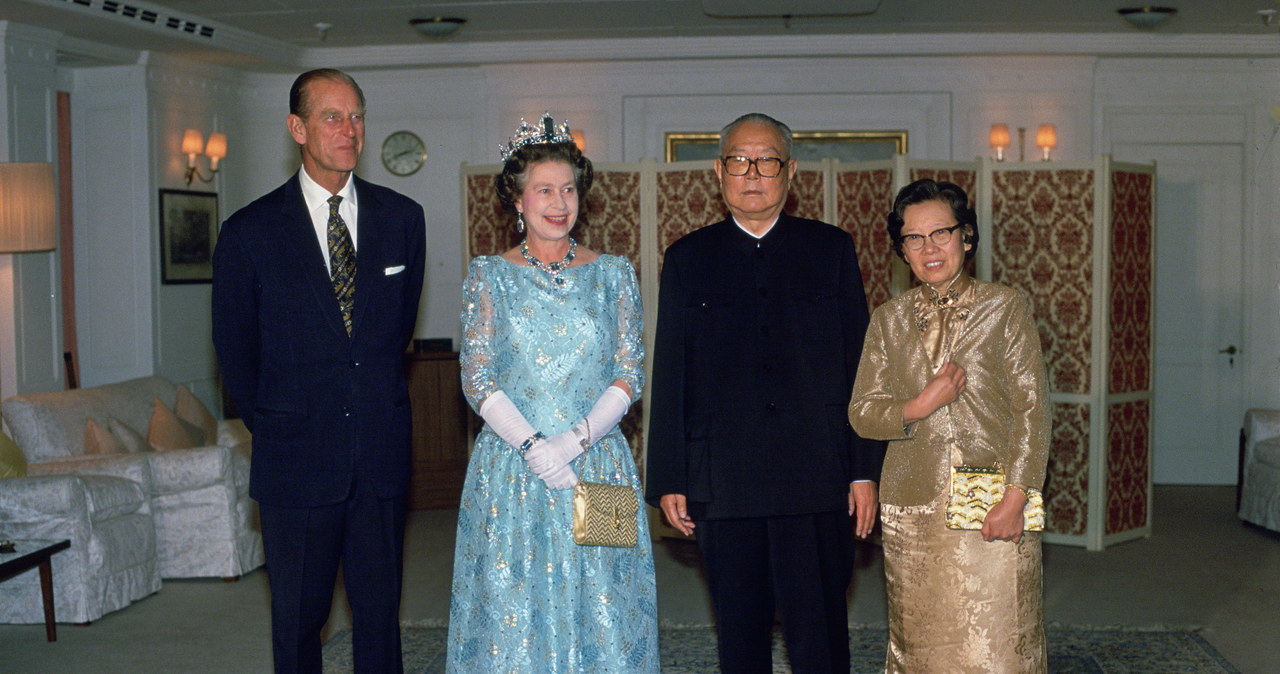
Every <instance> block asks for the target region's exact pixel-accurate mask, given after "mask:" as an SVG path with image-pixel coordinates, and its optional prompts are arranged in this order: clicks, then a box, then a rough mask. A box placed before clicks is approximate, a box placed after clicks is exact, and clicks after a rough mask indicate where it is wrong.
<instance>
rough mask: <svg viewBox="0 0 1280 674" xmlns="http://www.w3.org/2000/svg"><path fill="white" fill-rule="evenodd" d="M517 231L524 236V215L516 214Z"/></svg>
mask: <svg viewBox="0 0 1280 674" xmlns="http://www.w3.org/2000/svg"><path fill="white" fill-rule="evenodd" d="M516 231H517V232H520V233H521V234H524V213H519V212H517V213H516Z"/></svg>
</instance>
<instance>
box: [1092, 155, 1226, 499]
mask: <svg viewBox="0 0 1280 674" xmlns="http://www.w3.org/2000/svg"><path fill="white" fill-rule="evenodd" d="M1114 156H1115V158H1116V159H1118V160H1123V161H1141V162H1150V161H1155V162H1156V176H1157V179H1156V190H1157V191H1156V194H1157V199H1156V306H1155V337H1156V344H1155V447H1154V457H1153V459H1152V461H1153V466H1152V468H1153V478H1154V481H1155V482H1156V483H1158V484H1234V483H1235V481H1236V462H1237V454H1236V452H1237V443H1238V434H1239V432H1240V423H1241V419H1242V418H1243V416H1244V402H1243V390H1242V389H1243V385H1242V382H1243V377H1242V376H1241V373H1242V371H1243V368H1244V366H1245V362H1247V359H1248V356H1249V354H1242V353H1241V352H1240V349H1241V346H1242V345H1241V335H1242V334H1243V327H1242V306H1243V298H1242V297H1241V292H1242V289H1243V287H1244V286H1243V284H1242V283H1241V271H1240V268H1241V264H1242V262H1243V257H1242V253H1243V251H1242V249H1241V240H1242V236H1243V227H1244V224H1243V223H1244V198H1243V186H1244V177H1243V176H1244V159H1243V157H1244V150H1243V148H1242V147H1241V146H1240V145H1237V144H1229V143H1195V144H1176V145H1175V144H1147V143H1130V144H1117V145H1116V146H1115V148H1114Z"/></svg>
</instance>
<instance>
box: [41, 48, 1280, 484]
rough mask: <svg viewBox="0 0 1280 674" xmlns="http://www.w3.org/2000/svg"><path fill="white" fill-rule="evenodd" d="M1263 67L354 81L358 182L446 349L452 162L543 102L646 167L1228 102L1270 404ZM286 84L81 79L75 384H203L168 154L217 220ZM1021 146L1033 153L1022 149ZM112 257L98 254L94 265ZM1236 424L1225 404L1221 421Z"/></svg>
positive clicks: (1247, 299)
mask: <svg viewBox="0 0 1280 674" xmlns="http://www.w3.org/2000/svg"><path fill="white" fill-rule="evenodd" d="M335 65H339V66H340V64H335ZM1277 65H1280V60H1276V59H1265V60H1259V59H1247V58H1208V57H1206V58H1180V59H1179V58H1166V59H1138V58H1122V57H1110V56H1108V57H1092V56H1041V57H1035V56H1032V57H1027V56H910V57H901V58H888V57H876V56H842V57H806V58H790V57H772V58H757V59H745V58H709V59H688V60H650V61H642V62H631V61H610V60H599V61H560V62H536V61H531V62H522V63H512V64H490V65H459V66H445V67H423V68H387V69H351V70H350V71H349V72H351V73H352V74H353V75H354V76H355V77H356V79H357V80H358V81H359V82H360V83H361V85H362V87H363V89H364V92H365V94H366V97H367V99H368V105H369V114H368V122H367V137H366V152H365V159H364V160H363V161H362V162H361V165H360V167H359V169H358V172H359V173H360V174H361V175H362V176H363V177H365V178H367V179H369V180H372V181H374V182H378V183H382V184H385V185H388V186H390V187H392V188H394V189H397V190H399V191H401V192H403V193H405V194H407V195H409V196H410V197H413V198H414V199H416V200H418V201H419V202H420V203H422V204H423V205H424V207H425V210H426V214H427V223H428V246H429V249H428V265H427V277H426V283H427V289H426V293H425V295H424V298H423V306H422V308H423V311H422V314H421V316H420V318H419V323H418V331H417V332H418V336H420V337H451V338H453V339H454V340H455V346H456V344H457V338H458V332H459V327H458V319H457V316H458V305H459V295H460V292H459V289H460V282H461V277H462V274H463V260H462V257H461V239H462V235H461V231H460V228H459V223H460V220H461V211H460V201H461V199H460V194H461V188H460V185H459V180H458V167H459V165H460V164H461V163H463V162H467V163H471V164H494V163H496V161H497V156H496V146H497V144H498V143H500V142H502V141H503V140H505V139H506V138H507V137H508V135H509V134H510V133H511V131H512V129H513V128H514V126H515V124H516V123H517V121H518V120H519V118H520V117H522V116H523V117H526V118H530V119H532V118H534V117H536V116H538V115H540V114H541V113H542V111H543V110H550V111H551V112H552V113H553V114H555V115H556V116H557V117H568V118H569V119H570V121H571V123H572V125H573V126H574V127H575V128H578V129H582V130H584V131H585V132H586V135H587V152H588V155H589V156H591V157H592V159H593V160H596V161H602V162H612V161H634V160H637V159H640V158H643V157H660V156H661V154H662V133H663V132H665V131H714V130H716V129H717V128H718V127H719V126H721V125H722V124H724V123H725V122H727V121H729V120H730V119H732V118H733V117H735V116H737V115H738V114H741V113H743V112H748V111H751V110H761V111H765V112H769V113H770V114H774V115H775V116H777V117H779V118H780V119H782V120H784V121H786V122H788V123H789V124H791V126H792V127H793V128H794V129H796V130H797V131H816V130H852V129H907V130H909V132H910V139H909V143H910V149H909V154H910V155H912V156H914V157H921V158H931V159H971V158H973V157H975V156H979V155H985V154H989V152H990V151H989V149H988V148H987V147H986V137H987V130H988V128H989V127H990V125H991V124H992V123H995V122H1004V123H1007V124H1009V125H1010V126H1011V127H1012V128H1014V129H1015V130H1016V129H1017V128H1018V127H1024V128H1026V129H1027V133H1028V143H1029V144H1030V143H1032V139H1033V138H1034V134H1035V127H1036V126H1037V125H1038V124H1041V123H1053V124H1055V125H1057V129H1058V139H1059V147H1058V148H1057V150H1055V152H1054V154H1055V157H1058V158H1062V159H1083V158H1087V157H1090V156H1092V155H1094V154H1097V153H1101V152H1108V151H1110V150H1111V149H1112V148H1113V147H1115V146H1117V145H1120V144H1123V143H1124V142H1125V141H1126V138H1125V137H1124V134H1125V133H1126V131H1125V130H1124V129H1125V126H1124V124H1122V123H1120V122H1119V120H1120V119H1122V118H1124V117H1125V116H1126V114H1127V113H1131V112H1133V111H1135V110H1138V111H1140V110H1150V109H1151V108H1152V107H1153V106H1154V107H1158V108H1167V109H1176V110H1178V111H1179V112H1184V113H1185V112H1192V113H1193V112H1196V111H1214V110H1221V109H1222V108H1223V107H1224V106H1225V107H1230V108H1231V109H1233V110H1235V111H1237V112H1238V114H1240V115H1243V117H1244V119H1245V120H1246V123H1245V124H1244V125H1243V126H1242V127H1241V128H1242V131H1241V134H1242V136H1243V137H1241V138H1240V139H1239V141H1240V143H1241V144H1242V145H1243V147H1244V148H1245V159H1244V163H1245V170H1244V176H1245V182H1246V184H1245V185H1244V186H1243V194H1244V199H1245V201H1246V208H1245V210H1244V212H1245V213H1246V216H1245V222H1244V223H1243V224H1242V227H1243V236H1244V239H1245V242H1246V245H1245V246H1244V248H1243V251H1244V252H1243V259H1242V260H1240V264H1241V265H1242V268H1243V270H1244V278H1245V279H1246V281H1245V284H1246V287H1245V288H1242V289H1241V291H1240V293H1239V296H1241V297H1242V298H1243V304H1244V309H1243V323H1244V326H1245V330H1244V335H1245V337H1244V342H1245V344H1244V345H1242V346H1243V348H1244V353H1243V354H1242V355H1241V356H1240V357H1239V359H1238V361H1239V366H1240V367H1241V368H1243V371H1244V372H1245V374H1244V380H1243V388H1244V390H1245V392H1246V395H1245V398H1244V401H1243V405H1244V406H1265V407H1280V265H1276V264H1274V257H1275V253H1274V251H1276V250H1280V228H1277V227H1276V226H1275V223H1274V217H1273V216H1272V215H1271V213H1272V212H1273V211H1274V210H1275V208H1276V207H1277V203H1276V201H1277V200H1276V198H1275V193H1276V190H1277V188H1278V187H1280V180H1278V179H1277V170H1276V169H1277V168H1280V160H1278V159H1277V148H1276V145H1275V143H1274V142H1272V141H1271V140H1270V139H1271V138H1272V133H1273V130H1274V129H1275V122H1274V121H1273V120H1272V119H1271V117H1270V115H1269V114H1268V111H1267V104H1268V103H1272V102H1276V101H1280V76H1277V75H1275V74H1273V73H1275V72H1277V68H1276V66H1277ZM293 75H294V74H293V73H290V74H287V75H285V74H250V73H236V72H234V71H228V70H216V69H210V68H209V67H207V66H198V65H195V64H191V63H184V62H183V61H181V60H179V59H165V60H163V61H155V60H154V59H153V62H151V63H143V64H139V65H136V66H129V67H123V68H100V69H89V70H85V71H81V72H77V74H76V77H75V78H74V80H73V81H74V82H75V91H73V96H72V105H73V107H74V108H75V111H76V118H77V120H78V122H77V126H76V136H77V138H76V143H77V145H76V149H77V154H76V161H77V167H76V168H77V185H76V190H77V199H76V208H77V214H76V217H77V236H78V240H79V241H85V242H88V243H87V245H83V246H81V247H79V248H78V249H77V252H78V253H83V254H85V255H93V256H94V259H93V260H83V261H82V260H80V259H78V261H77V289H78V290H77V292H78V294H80V296H79V297H78V302H77V304H78V307H79V311H80V312H81V319H80V320H81V325H80V331H81V349H82V353H83V354H84V355H83V356H82V358H83V359H84V365H85V366H86V368H87V369H86V372H85V376H84V380H85V383H86V384H89V383H102V382H103V381H108V380H113V379H120V378H123V377H125V376H134V375H137V374H146V373H149V372H151V371H157V372H162V373H165V374H167V375H169V376H171V377H173V378H175V379H177V380H180V381H191V382H197V383H198V384H199V385H202V386H205V385H211V384H210V383H211V382H212V377H213V362H212V356H211V354H212V349H211V347H210V346H209V337H208V329H209V326H208V320H207V318H206V316H207V301H208V300H207V297H208V293H207V291H208V288H207V286H204V287H173V286H164V287H162V286H160V285H159V280H158V279H159V276H158V271H157V270H156V269H155V266H156V262H155V260H156V259H157V250H156V245H157V243H156V237H157V234H156V228H157V227H158V225H157V222H156V213H155V211H156V207H155V203H156V196H155V192H156V188H158V187H181V184H180V177H181V174H180V159H179V158H178V156H177V153H176V150H175V147H176V142H177V139H178V138H179V137H180V134H181V130H182V129H183V128H185V127H186V126H199V127H201V128H203V129H204V130H205V131H206V132H208V131H210V130H214V129H218V130H224V131H226V132H227V133H228V136H229V139H230V140H229V142H230V148H229V156H228V158H227V160H226V161H225V163H224V167H225V168H224V171H223V173H222V174H221V175H220V176H219V177H218V179H217V181H216V182H215V183H214V185H212V186H210V189H216V190H217V191H218V192H219V193H220V195H221V198H220V208H221V209H222V214H223V216H224V217H225V216H226V215H228V214H230V213H231V212H232V211H234V210H235V209H237V208H239V207H241V206H243V205H244V204H246V203H248V202H249V201H251V200H252V199H254V198H256V197H257V196H259V195H261V194H263V193H265V192H266V191H268V190H269V189H271V188H273V187H275V186H276V185H278V184H279V183H280V182H282V181H283V180H285V179H286V178H287V177H288V176H289V175H290V174H291V173H292V172H293V171H294V170H296V165H297V158H296V157H297V155H296V150H295V149H294V147H293V146H292V143H291V141H290V140H289V139H288V137H287V135H286V134H285V131H284V118H285V115H286V114H287V109H286V108H287V92H288V87H289V84H290V83H291V81H292V79H293ZM1130 118H1131V116H1130ZM399 129H407V130H410V131H413V132H415V133H417V134H418V135H419V136H421V137H422V138H423V139H424V140H425V141H426V143H427V146H428V159H427V164H426V166H425V167H424V168H423V169H422V170H421V171H419V172H418V173H417V174H415V175H413V176H409V177H405V178H399V177H394V176H391V175H389V174H388V173H386V172H385V171H384V170H383V169H382V167H381V164H380V162H379V159H378V150H379V147H380V145H381V143H382V141H383V139H384V138H386V136H387V135H388V134H389V133H391V132H392V131H395V130H399ZM1160 132H1161V133H1162V134H1167V137H1168V138H1170V139H1171V140H1176V139H1177V138H1178V137H1179V134H1180V133H1193V132H1192V131H1189V130H1187V129H1180V128H1178V127H1177V126H1176V125H1175V126H1172V127H1171V128H1168V129H1161V130H1160ZM1194 133H1198V131H1196V132H1194ZM1194 133H1193V135H1194ZM1015 138H1016V131H1015ZM1012 152H1014V153H1016V147H1015V148H1013V150H1012ZM1036 154H1037V150H1036V149H1035V148H1034V147H1028V148H1027V156H1028V158H1033V157H1035V156H1036ZM82 235H83V236H82ZM90 251H91V252H90ZM108 253H109V255H110V257H109V258H107V259H109V260H110V261H106V260H104V259H103V257H102V256H104V255H106V254H108ZM54 329H56V327H55V328H54ZM90 359H92V360H93V363H92V367H90V363H89V361H90ZM90 372H92V373H93V377H92V378H91V377H90ZM1158 395H1159V383H1158V382H1157V396H1158ZM1242 412H1243V409H1229V410H1225V409H1224V410H1223V414H1224V415H1226V416H1229V417H1231V418H1232V419H1239V417H1240V415H1241V414H1242ZM1232 423H1235V422H1234V421H1233V422H1232ZM1221 451H1222V452H1223V453H1224V454H1226V453H1230V452H1232V450H1231V448H1222V450H1221ZM1231 457H1234V454H1233V453H1231ZM1217 460H1219V461H1232V462H1233V461H1234V458H1226V459H1223V458H1219V459H1217Z"/></svg>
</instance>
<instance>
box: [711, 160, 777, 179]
mask: <svg viewBox="0 0 1280 674" xmlns="http://www.w3.org/2000/svg"><path fill="white" fill-rule="evenodd" d="M720 163H721V164H723V165H724V171H725V173H728V174H729V175H731V176H745V175H747V171H750V170H751V167H752V166H754V167H756V173H757V174H759V175H760V177H761V178H775V177H777V176H778V174H779V173H782V165H783V164H785V163H787V160H786V159H782V158H779V157H756V158H755V159H752V158H751V157H721V158H720Z"/></svg>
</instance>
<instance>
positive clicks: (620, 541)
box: [573, 452, 640, 548]
mask: <svg viewBox="0 0 1280 674" xmlns="http://www.w3.org/2000/svg"><path fill="white" fill-rule="evenodd" d="M609 456H610V458H612V459H613V463H614V465H615V466H617V468H618V473H619V474H625V471H623V470H622V464H621V463H619V462H618V457H616V456H613V453H612V452H610V454H609ZM639 509H640V501H639V499H638V498H637V497H636V490H635V489H633V488H632V487H631V485H629V484H602V483H600V482H587V481H586V480H579V481H578V484H576V485H574V487H573V542H574V543H577V544H578V545H606V546H609V547H613V548H632V547H635V545H636V513H637V512H639Z"/></svg>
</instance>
